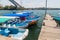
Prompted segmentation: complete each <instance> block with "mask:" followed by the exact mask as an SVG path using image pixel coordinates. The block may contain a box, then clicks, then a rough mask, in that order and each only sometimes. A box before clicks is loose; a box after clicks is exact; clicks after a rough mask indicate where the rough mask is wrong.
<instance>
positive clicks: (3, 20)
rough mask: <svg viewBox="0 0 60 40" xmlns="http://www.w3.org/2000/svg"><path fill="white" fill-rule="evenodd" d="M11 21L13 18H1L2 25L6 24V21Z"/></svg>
mask: <svg viewBox="0 0 60 40" xmlns="http://www.w3.org/2000/svg"><path fill="white" fill-rule="evenodd" d="M9 19H11V18H0V23H3V22H6V21H8V20H9Z"/></svg>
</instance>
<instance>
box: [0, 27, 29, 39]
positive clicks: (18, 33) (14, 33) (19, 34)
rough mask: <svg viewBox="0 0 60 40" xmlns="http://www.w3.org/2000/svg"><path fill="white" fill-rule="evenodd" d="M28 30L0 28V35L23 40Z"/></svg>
mask: <svg viewBox="0 0 60 40" xmlns="http://www.w3.org/2000/svg"><path fill="white" fill-rule="evenodd" d="M28 33H29V31H28V29H20V28H19V29H17V28H6V27H0V35H2V36H5V37H10V38H13V39H15V40H23V39H25V38H26V37H27V36H28Z"/></svg>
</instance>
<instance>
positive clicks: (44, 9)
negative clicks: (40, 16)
mask: <svg viewBox="0 0 60 40" xmlns="http://www.w3.org/2000/svg"><path fill="white" fill-rule="evenodd" d="M0 10H60V8H24V9H0Z"/></svg>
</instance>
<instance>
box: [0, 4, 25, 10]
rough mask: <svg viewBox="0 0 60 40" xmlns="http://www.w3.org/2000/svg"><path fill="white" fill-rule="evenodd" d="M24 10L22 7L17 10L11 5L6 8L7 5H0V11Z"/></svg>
mask: <svg viewBox="0 0 60 40" xmlns="http://www.w3.org/2000/svg"><path fill="white" fill-rule="evenodd" d="M20 9H21V10H24V9H25V8H24V7H23V8H17V7H15V6H13V5H10V6H8V5H6V6H4V7H3V6H2V5H0V10H20Z"/></svg>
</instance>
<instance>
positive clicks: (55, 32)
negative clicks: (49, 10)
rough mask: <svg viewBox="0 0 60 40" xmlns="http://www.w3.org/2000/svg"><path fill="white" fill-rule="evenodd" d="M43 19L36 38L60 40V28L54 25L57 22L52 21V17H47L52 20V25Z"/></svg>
mask: <svg viewBox="0 0 60 40" xmlns="http://www.w3.org/2000/svg"><path fill="white" fill-rule="evenodd" d="M47 19H48V18H47ZM45 20H46V19H45ZM45 20H44V22H45V25H44V26H42V29H41V32H40V35H39V38H38V40H60V29H58V28H57V27H56V26H57V23H56V22H53V21H52V20H53V19H48V20H50V21H51V22H52V23H51V24H53V25H51V24H50V22H47V21H48V20H47V21H45ZM49 24H50V25H49Z"/></svg>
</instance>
